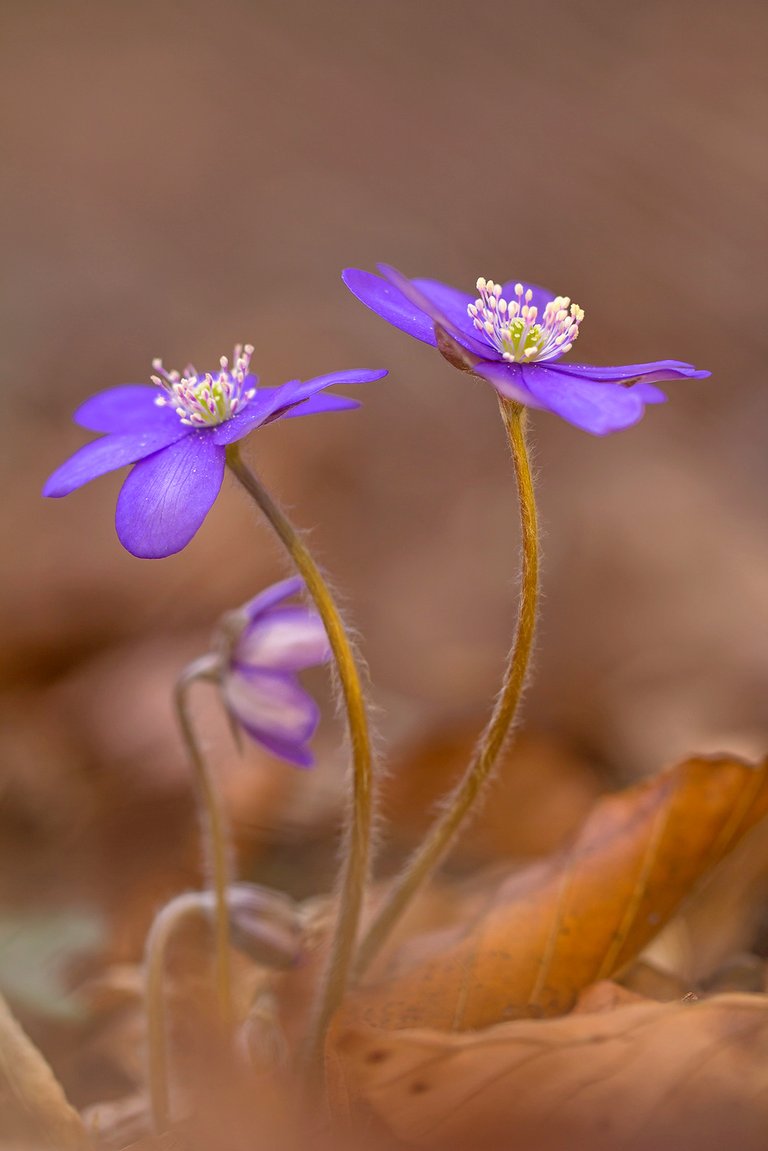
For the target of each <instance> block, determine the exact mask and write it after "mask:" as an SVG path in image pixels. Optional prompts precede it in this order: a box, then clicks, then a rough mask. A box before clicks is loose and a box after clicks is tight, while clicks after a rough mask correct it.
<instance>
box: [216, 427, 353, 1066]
mask: <svg viewBox="0 0 768 1151" xmlns="http://www.w3.org/2000/svg"><path fill="white" fill-rule="evenodd" d="M227 463H228V465H229V467H230V469H231V471H232V472H233V473H234V475H235V476H236V478H237V479H238V480H239V481H240V483H241V484H242V486H243V487H244V488H245V490H246V491H247V492H248V494H249V495H250V496H251V497H252V499H253V500H254V501H255V502H256V504H257V505H258V507H259V509H260V510H261V511H262V513H263V514H264V515H265V516H266V518H267V520H268V521H269V523H270V524H271V526H272V527H273V529H274V530H275V532H276V533H277V535H278V537H279V538H280V540H281V542H282V544H283V546H284V547H285V549H286V551H287V552H288V554H289V556H290V557H291V559H292V561H293V563H294V564H295V566H296V568H297V570H298V572H299V574H300V575H301V576H302V578H303V580H304V582H305V584H306V585H307V590H308V592H309V594H310V596H311V597H312V599H313V601H314V603H315V607H316V608H317V610H318V612H319V613H320V617H321V619H322V621H323V623H324V625H325V630H326V632H327V633H328V640H329V643H330V645H331V650H332V652H333V656H334V660H335V662H336V668H337V670H338V676H339V682H340V684H341V692H342V696H343V700H344V706H345V709H346V713H347V722H348V724H349V735H350V740H351V744H352V765H353V781H352V796H351V804H350V809H349V811H348V814H347V843H346V845H345V855H344V861H343V863H342V873H341V877H340V884H339V888H340V890H339V897H340V902H339V914H338V920H337V923H336V929H335V932H334V936H333V939H332V942H331V953H330V957H329V961H328V968H327V971H326V974H325V979H324V983H323V984H322V986H321V989H320V995H319V999H318V1002H317V1007H316V1011H315V1015H314V1018H313V1019H312V1021H311V1023H310V1030H309V1034H308V1038H307V1042H306V1047H305V1059H306V1061H307V1066H308V1067H309V1069H310V1073H311V1074H314V1073H315V1072H316V1070H317V1066H318V1063H319V1060H320V1058H321V1055H322V1045H323V1039H324V1036H325V1032H326V1029H327V1027H328V1023H329V1022H330V1019H331V1016H332V1015H333V1013H334V1011H335V1010H336V1008H337V1007H338V1006H339V1004H340V1003H341V1000H342V997H343V995H344V990H345V987H346V985H347V979H348V976H349V970H350V966H351V963H352V956H353V953H354V947H355V942H356V938H357V931H358V924H359V921H360V913H361V911H362V907H363V898H364V895H365V889H366V886H367V883H368V872H369V860H370V844H371V822H372V816H373V801H374V795H373V763H372V753H371V743H370V736H369V732H368V718H367V715H366V710H365V701H364V698H363V690H362V686H361V683H360V674H359V672H358V669H357V664H356V662H355V657H354V655H353V652H352V646H351V644H350V642H349V637H348V635H347V632H346V630H345V628H344V624H343V623H342V621H341V616H340V615H339V612H338V609H337V607H336V605H335V603H334V601H333V597H332V595H331V593H330V591H329V589H328V586H327V584H326V582H325V580H324V579H323V577H322V575H321V574H320V570H319V568H318V566H317V564H316V563H315V561H314V559H313V558H312V555H311V554H310V552H309V549H308V548H307V546H306V544H305V543H304V541H303V540H302V538H301V537H300V536H299V534H298V533H297V531H296V530H295V529H294V527H293V526H292V525H291V523H290V522H289V520H288V519H287V518H286V516H285V514H284V512H283V511H282V510H281V509H280V508H279V507H278V506H277V504H276V503H275V502H274V500H273V499H272V497H271V496H270V495H269V493H268V492H267V491H266V490H265V489H264V488H263V487H262V485H261V483H260V482H259V480H258V479H257V478H256V476H255V475H254V474H253V472H251V470H250V469H249V468H248V466H247V465H246V464H245V462H244V461H243V458H242V456H241V454H240V449H239V445H238V444H231V445H230V446H229V447H228V448H227Z"/></svg>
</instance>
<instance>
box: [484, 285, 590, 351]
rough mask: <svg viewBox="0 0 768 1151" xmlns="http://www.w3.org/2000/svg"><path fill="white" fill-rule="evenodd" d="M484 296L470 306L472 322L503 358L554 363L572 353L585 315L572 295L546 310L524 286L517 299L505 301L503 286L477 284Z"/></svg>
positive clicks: (519, 288)
mask: <svg viewBox="0 0 768 1151" xmlns="http://www.w3.org/2000/svg"><path fill="white" fill-rule="evenodd" d="M477 290H478V292H479V293H480V295H479V297H478V299H477V300H475V302H474V304H468V305H467V312H468V313H469V316H470V319H471V320H472V322H473V324H474V325H475V327H476V328H477V330H478V332H480V333H481V334H482V335H483V336H484V338H485V339H486V340H487V341H488V343H489V344H491V345H492V347H494V348H496V350H497V351H498V352H500V353H501V356H502V358H503V359H505V360H508V361H510V362H512V363H516V364H530V363H532V362H533V361H535V360H551V359H553V357H554V356H561V355H562V354H563V353H564V352H568V351H570V349H571V348H572V347H573V342H574V340H575V339H576V337H577V336H578V334H579V324H580V323H581V321H582V320H583V319H584V312H583V310H582V309H581V308H580V307H579V306H578V304H572V303H571V301H570V298H569V297H568V296H556V297H555V299H554V300H550V301H549V303H548V304H547V306H546V307H545V308H544V314H543V316H542V317H541V319H539V309H538V308H537V307H536V305H535V304H532V303H531V300H532V299H533V292H532V291H531V289H530V288H525V287H524V286H523V284H515V288H514V291H515V299H514V300H505V299H504V297H503V296H502V294H501V292H502V287H501V284H495V283H494V282H493V280H486V279H485V278H484V277H483V276H481V277H480V279H479V280H478V281H477Z"/></svg>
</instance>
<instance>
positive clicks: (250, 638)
mask: <svg viewBox="0 0 768 1151" xmlns="http://www.w3.org/2000/svg"><path fill="white" fill-rule="evenodd" d="M303 587H304V583H303V581H302V580H301V579H299V578H298V577H296V578H294V579H287V580H283V581H282V582H281V583H277V584H274V585H273V586H272V587H270V588H267V590H266V591H263V592H262V593H261V594H260V595H257V596H256V597H255V599H252V600H251V601H250V603H247V604H246V605H245V607H243V608H242V609H241V610H240V611H239V612H236V613H232V616H230V617H229V620H228V626H227V628H226V629H225V630H226V643H225V645H224V654H223V659H222V664H221V666H220V670H219V678H220V685H221V691H222V695H223V699H224V704H225V706H226V708H227V711H228V712H229V714H230V716H231V717H232V719H233V720H234V722H235V723H236V724H237V725H238V727H240V728H242V729H243V731H245V732H246V733H247V735H249V736H250V737H251V739H253V740H255V741H256V742H257V743H260V744H261V745H262V747H265V748H266V749H267V750H268V751H271V752H272V753H273V755H277V756H279V757H280V758H281V759H285V760H287V761H288V762H289V763H293V764H296V766H297V767H311V765H312V763H313V757H312V753H311V751H310V749H309V747H308V742H309V740H310V739H311V737H312V736H313V735H314V732H315V729H316V728H317V725H318V722H319V719H320V712H319V709H318V706H317V704H316V703H315V701H314V700H313V699H312V697H311V696H310V695H309V694H308V693H307V692H306V691H305V690H304V688H303V687H302V686H301V684H300V683H299V680H298V676H297V672H299V671H303V670H304V669H305V668H308V667H315V666H317V665H318V664H322V663H326V662H327V661H328V660H329V659H330V656H331V648H330V645H329V643H328V637H327V635H326V631H325V628H324V626H323V622H322V620H321V619H320V616H319V615H318V613H317V612H316V611H314V610H313V609H312V608H309V607H305V606H303V605H300V604H289V605H287V604H286V603H285V601H286V600H287V599H290V598H291V597H292V596H295V595H298V594H299V592H301V591H302V589H303ZM232 621H234V627H233V626H232Z"/></svg>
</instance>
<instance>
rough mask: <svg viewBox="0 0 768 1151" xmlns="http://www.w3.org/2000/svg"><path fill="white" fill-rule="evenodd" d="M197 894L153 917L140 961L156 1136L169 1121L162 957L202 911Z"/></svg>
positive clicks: (178, 899)
mask: <svg viewBox="0 0 768 1151" xmlns="http://www.w3.org/2000/svg"><path fill="white" fill-rule="evenodd" d="M204 902H205V896H204V895H203V894H201V893H200V892H192V893H190V894H188V895H178V896H177V897H176V898H175V899H172V900H171V902H170V903H167V904H166V905H165V907H163V908H162V910H161V911H159V912H158V914H157V915H156V916H155V920H154V922H153V924H152V926H151V928H150V930H149V935H148V936H147V942H146V947H145V959H144V994H145V998H146V1005H147V1064H148V1066H147V1078H148V1080H149V1100H150V1106H151V1111H152V1125H153V1128H154V1133H155V1134H156V1135H162V1134H163V1132H165V1131H167V1130H168V1127H169V1126H170V1122H171V1116H170V1101H169V1098H170V1091H169V1075H168V1036H167V1028H166V1020H165V955H166V951H167V949H168V944H169V942H170V940H171V938H172V936H173V935H174V933H175V931H176V929H177V928H178V926H179V925H180V924H181V923H183V922H184V921H185V920H186V919H188V918H189V917H190V916H192V915H199V914H200V913H201V912H202V911H204V910H205V908H204Z"/></svg>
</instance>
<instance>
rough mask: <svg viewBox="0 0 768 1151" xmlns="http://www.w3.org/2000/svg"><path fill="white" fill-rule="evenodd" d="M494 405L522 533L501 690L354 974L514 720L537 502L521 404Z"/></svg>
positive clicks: (525, 655) (530, 599)
mask: <svg viewBox="0 0 768 1151" xmlns="http://www.w3.org/2000/svg"><path fill="white" fill-rule="evenodd" d="M499 407H500V409H501V416H502V419H503V421H504V426H505V428H506V431H507V438H508V440H509V446H510V449H511V452H512V460H513V463H514V467H515V477H516V480H517V492H518V498H519V504H520V526H521V534H522V574H521V582H520V607H519V612H518V618H517V629H516V631H515V638H514V641H513V644H512V650H511V651H510V654H509V658H508V661H507V666H506V670H505V672H504V680H503V683H502V686H501V691H500V692H499V695H498V697H497V699H496V703H495V706H494V708H493V712H492V714H491V717H490V719H489V721H488V724H487V726H486V728H485V730H484V731H483V733H482V735H481V736H480V739H479V740H478V742H477V745H476V747H475V750H474V753H473V756H472V759H471V760H470V763H469V765H468V767H467V770H466V772H465V773H464V775H463V776H462V778H461V779H460V780H459V782H458V784H457V785H456V787H455V788H454V790H453V792H452V793H451V794H450V795H449V796H448V798H447V800H446V801H445V804H444V806H443V809H442V811H441V813H440V815H438V816H437V818H436V820H435V822H434V823H433V825H432V827H431V829H430V830H429V831H428V833H427V836H426V838H425V839H424V841H423V842H422V843H421V844H420V845H419V847H417V848H416V850H415V851H414V853H413V855H412V856H411V858H410V860H408V862H407V863H406V865H405V867H404V869H403V871H402V872H401V873H400V875H399V876H398V878H397V879H396V880H395V882H394V885H393V887H392V888H391V889H390V891H389V893H388V895H387V897H386V898H385V901H384V903H383V905H382V906H381V908H380V909H379V911H378V913H377V915H376V917H375V919H374V920H373V922H372V924H371V926H370V928H369V929H368V932H367V934H366V935H365V937H364V939H363V941H362V943H361V945H360V948H359V951H358V954H357V957H356V960H355V975H356V976H360V975H362V974H363V973H364V972H365V971H366V969H367V968H368V967H369V965H370V964H371V962H372V960H373V959H374V958H375V956H376V955H377V954H378V952H379V950H380V948H381V946H382V944H383V943H384V942H385V940H386V939H387V937H388V935H389V933H390V931H391V930H392V928H393V927H394V925H395V923H396V922H397V920H398V919H399V918H400V916H401V915H402V914H403V912H404V911H405V909H406V907H407V906H408V904H409V903H410V901H411V900H412V899H413V897H414V895H415V894H416V892H417V891H418V890H419V888H420V887H421V886H422V885H423V884H424V883H425V882H426V881H427V880H428V879H429V877H430V876H431V875H432V874H433V872H434V871H435V869H436V868H437V866H438V865H439V864H440V862H441V860H442V859H443V858H444V857H445V855H446V854H447V852H448V851H449V850H450V848H451V847H452V846H453V844H454V842H455V840H456V838H457V836H458V834H459V832H460V831H461V830H462V828H463V827H464V825H465V823H466V821H467V818H468V816H469V815H470V813H471V812H472V810H473V808H474V807H475V806H476V804H477V801H478V799H479V797H480V795H481V793H482V791H483V788H484V786H485V784H486V783H487V782H488V780H489V779H490V777H491V774H492V772H493V769H494V766H495V765H496V762H497V760H498V757H499V753H500V752H501V750H502V748H503V747H504V743H505V740H506V738H507V735H508V734H509V731H510V730H511V728H512V724H513V723H514V719H515V715H516V713H517V709H518V705H519V703H520V698H521V696H522V692H523V688H524V686H525V679H526V674H527V670H528V661H529V659H530V655H531V649H532V646H533V635H534V631H535V627H536V604H537V598H538V584H539V539H538V527H537V519H536V502H535V499H534V491H533V479H532V476H531V467H530V460H529V457H528V449H527V446H526V440H525V409H524V408H523V407H522V406H521V405H520V404H516V403H513V402H512V401H511V400H507V399H504V398H502V397H500V398H499Z"/></svg>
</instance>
